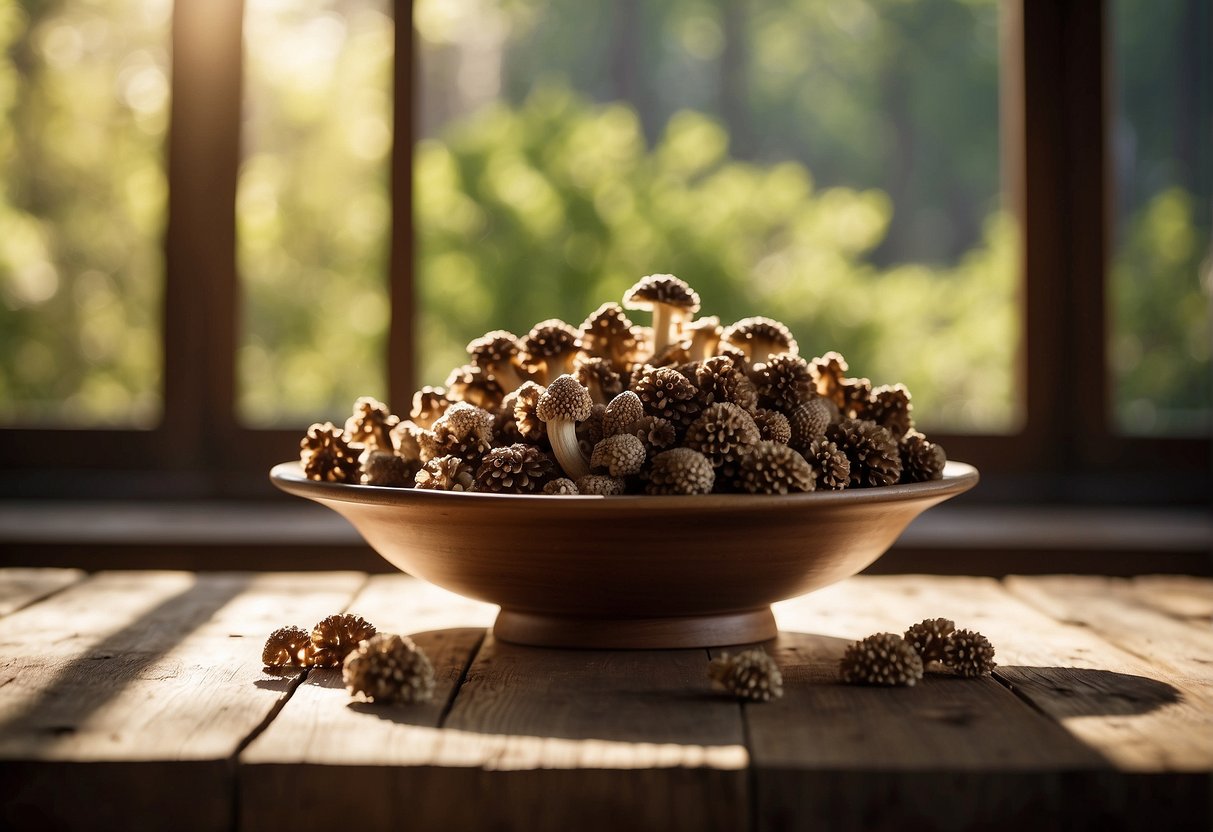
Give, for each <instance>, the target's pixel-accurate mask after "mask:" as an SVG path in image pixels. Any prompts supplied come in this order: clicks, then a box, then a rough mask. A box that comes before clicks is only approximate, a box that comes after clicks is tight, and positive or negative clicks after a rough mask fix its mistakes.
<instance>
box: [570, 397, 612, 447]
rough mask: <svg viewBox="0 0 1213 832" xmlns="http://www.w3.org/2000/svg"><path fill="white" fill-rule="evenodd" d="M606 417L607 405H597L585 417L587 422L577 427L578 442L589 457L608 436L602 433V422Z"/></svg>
mask: <svg viewBox="0 0 1213 832" xmlns="http://www.w3.org/2000/svg"><path fill="white" fill-rule="evenodd" d="M605 417H606V405H605V404H597V403H596V404H594V406H593V407H591V408H590V415H589V416H586V417H585V421H584V422H581V423H580V424H578V425H577V442H578V443H579V444H580V446H581V447H582V448H583V449H584V450H585V453H586V454H587V455H588V454H589V453H590V451H592V450H593V449H594V446H595V445H597V444H598V443H599V442H601V441H602V438H603V437H604V436H606V434H605V433H603V432H602V421H603V419H604V418H605Z"/></svg>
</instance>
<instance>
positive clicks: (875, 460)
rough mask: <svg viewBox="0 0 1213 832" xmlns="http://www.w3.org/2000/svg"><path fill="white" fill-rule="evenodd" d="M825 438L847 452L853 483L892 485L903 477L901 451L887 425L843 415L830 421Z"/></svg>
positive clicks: (855, 484) (858, 485) (863, 486)
mask: <svg viewBox="0 0 1213 832" xmlns="http://www.w3.org/2000/svg"><path fill="white" fill-rule="evenodd" d="M826 438H827V439H829V440H830V441H831V442H833V443H834V444H836V445H837V446H838V449H839V450H840V451H842V452H843V453H845V454H846V455H847V459H848V460H849V461H850V463H851V486H852V487H859V488H873V487H877V486H883V485H893V484H894V483H896V482H897V481H898V480H899V479H901V451H900V449H899V448H898V446H897V440H896V439H894V438H893V434H891V433H889V431H888V429H887V428H882V427H881V426H880V425H878V424H876V423H875V422H868V421H865V420H862V419H844V420H843V421H841V422H839V423H838V424H836V425H830V428H829V430H827V431H826Z"/></svg>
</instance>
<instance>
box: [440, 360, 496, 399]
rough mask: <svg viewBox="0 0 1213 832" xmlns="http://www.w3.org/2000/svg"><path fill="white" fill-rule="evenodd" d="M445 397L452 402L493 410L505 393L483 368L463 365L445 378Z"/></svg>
mask: <svg viewBox="0 0 1213 832" xmlns="http://www.w3.org/2000/svg"><path fill="white" fill-rule="evenodd" d="M446 395H447V398H448V399H452V400H454V401H462V402H467V403H469V404H474V405H476V407H482V408H485V409H486V410H495V409H496V408H497V406H498V405H500V404H501V399H502V398H503V397H504V395H505V391H504V390H502V389H501V385H500V384H498V383H497V380H496V379H494V378H493V377H492V376H491V375H490V374H489V372H488V371H487V370H486V369H485V368H484V367H478V366H477V365H475V364H464V365H463V366H462V367H456V368H455V369H453V370H451V374H450V375H449V376H447V379H446Z"/></svg>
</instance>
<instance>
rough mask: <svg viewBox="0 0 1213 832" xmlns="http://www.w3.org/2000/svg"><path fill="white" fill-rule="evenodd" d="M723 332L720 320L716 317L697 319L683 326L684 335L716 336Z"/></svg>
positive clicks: (708, 316) (709, 316)
mask: <svg viewBox="0 0 1213 832" xmlns="http://www.w3.org/2000/svg"><path fill="white" fill-rule="evenodd" d="M721 332H723V329H722V328H721V326H720V318H718V317H717V316H715V315H707V316H705V317H702V318H696V319H695V320H693V321H688V322H687V323H684V324H683V325H682V334H683V335H697V334H700V333H702V334H703V335H710V336H716V335H719V334H720V333H721Z"/></svg>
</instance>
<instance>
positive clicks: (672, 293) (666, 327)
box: [623, 274, 699, 356]
mask: <svg viewBox="0 0 1213 832" xmlns="http://www.w3.org/2000/svg"><path fill="white" fill-rule="evenodd" d="M623 305H624V306H625V307H627V308H628V309H641V310H649V311H652V313H653V341H652V343H651V344H650V354H651V355H654V356H660V355H662V354H663V353H665V351H666V348H667V347H669V346H670V344H672V343H674V342H675V341H676V340H677V339H678V333H679V330H680V328H681V327H682V325H683V324H684V323H686V322H687V321H689V320H691V318H692V317H693V316H694V315H695V313H696V312H698V311H699V295H698V294H697V293H696V292H695V290H694V289H692V288H691V287H690V286H688V285H687V284H686V282H685V281H682V280H679V279H678V278H677V277H674V275H672V274H650V275H647V276H645V277H642V278H641V279H640V281H639V282H637V283H636V285H634V286H632V288H630V289H628V290H627V292H626V293H625V294H624V296H623Z"/></svg>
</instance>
